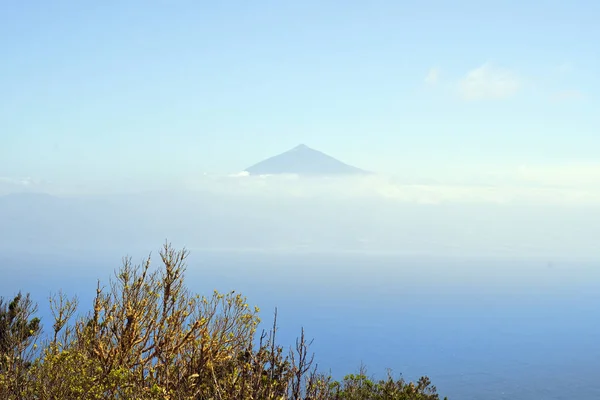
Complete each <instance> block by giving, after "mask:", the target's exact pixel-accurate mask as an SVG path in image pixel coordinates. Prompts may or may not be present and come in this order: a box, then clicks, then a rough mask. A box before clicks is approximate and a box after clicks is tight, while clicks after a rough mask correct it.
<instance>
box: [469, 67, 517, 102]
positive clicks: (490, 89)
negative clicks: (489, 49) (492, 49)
mask: <svg viewBox="0 0 600 400" xmlns="http://www.w3.org/2000/svg"><path fill="white" fill-rule="evenodd" d="M519 87H520V82H519V79H518V77H517V76H516V75H515V74H514V73H513V72H512V71H510V70H508V69H505V68H500V67H496V66H494V65H492V64H490V63H486V64H483V65H482V66H480V67H477V68H475V69H473V70H471V71H469V72H468V73H467V74H466V76H465V77H464V78H463V79H461V81H460V82H459V87H458V92H459V95H460V96H461V97H462V98H463V99H465V100H488V99H504V98H507V97H510V96H513V95H514V94H515V93H517V91H518V90H519Z"/></svg>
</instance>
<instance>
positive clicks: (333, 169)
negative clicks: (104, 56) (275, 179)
mask: <svg viewBox="0 0 600 400" xmlns="http://www.w3.org/2000/svg"><path fill="white" fill-rule="evenodd" d="M245 171H246V172H248V173H249V174H250V175H280V174H297V175H361V174H362V175H364V174H369V173H370V172H368V171H365V170H362V169H360V168H357V167H353V166H351V165H348V164H346V163H343V162H341V161H339V160H336V159H335V158H333V157H331V156H329V155H327V154H325V153H322V152H320V151H318V150H315V149H311V148H310V147H308V146H306V145H304V144H301V145H299V146H296V147H294V148H293V149H291V150H288V151H286V152H285V153H282V154H279V155H276V156H274V157H270V158H268V159H266V160H264V161H261V162H259V163H258V164H255V165H253V166H251V167H248V168H246V170H245Z"/></svg>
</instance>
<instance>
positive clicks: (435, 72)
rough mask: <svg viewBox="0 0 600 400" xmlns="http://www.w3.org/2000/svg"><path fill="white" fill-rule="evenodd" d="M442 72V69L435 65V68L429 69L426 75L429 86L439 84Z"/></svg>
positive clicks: (426, 82)
mask: <svg viewBox="0 0 600 400" xmlns="http://www.w3.org/2000/svg"><path fill="white" fill-rule="evenodd" d="M440 73H441V71H440V69H439V68H438V67H433V68H431V69H429V72H428V73H427V76H425V84H426V85H429V86H435V85H437V83H438V81H439V79H440Z"/></svg>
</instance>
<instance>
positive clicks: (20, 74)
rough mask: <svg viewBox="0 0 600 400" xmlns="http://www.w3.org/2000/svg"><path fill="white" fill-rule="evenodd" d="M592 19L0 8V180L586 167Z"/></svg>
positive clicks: (408, 12) (288, 6) (594, 53)
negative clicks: (335, 162)
mask: <svg viewBox="0 0 600 400" xmlns="http://www.w3.org/2000/svg"><path fill="white" fill-rule="evenodd" d="M599 16H600V3H598V2H594V1H543V2H542V1H516V0H515V1H512V0H510V1H501V2H481V1H467V0H459V1H452V2H450V1H418V2H417V1H412V2H407V1H395V0H394V1H393V0H389V1H369V2H367V1H347V0H345V1H323V0H319V1H314V0H309V1H237V2H233V1H230V2H227V1H223V2H205V1H179V2H151V1H133V0H130V1H119V2H117V1H104V2H80V1H28V2H20V1H6V2H3V3H2V4H1V5H0V58H1V62H0V139H1V142H0V143H1V144H0V177H4V178H15V177H34V178H39V179H73V180H85V179H91V178H96V179H109V178H110V179H112V178H114V177H121V178H123V177H124V178H144V179H150V178H152V177H157V176H160V177H170V176H181V175H182V174H185V175H188V176H189V175H194V174H196V173H201V172H203V171H208V172H218V173H220V172H224V173H230V172H236V171H240V170H242V169H243V168H245V167H247V166H249V165H251V164H253V163H255V162H257V161H260V160H261V159H264V158H266V157H268V156H271V155H274V154H276V153H279V152H281V151H284V150H287V149H288V148H291V147H294V146H295V145H297V144H298V143H305V144H307V145H309V146H311V147H314V148H317V149H319V150H322V151H324V152H326V153H329V154H331V155H334V156H336V157H337V158H340V159H341V160H343V161H345V162H348V163H350V164H354V165H357V166H359V167H362V168H365V169H370V170H375V171H382V172H390V173H396V172H404V173H406V171H411V170H414V171H415V173H417V172H418V171H425V170H432V171H444V170H448V169H452V168H455V169H460V168H472V167H473V166H477V165H478V166H484V165H485V166H490V165H492V166H504V165H507V166H518V165H539V166H542V167H544V168H545V167H548V168H557V167H558V168H560V166H561V165H563V164H565V163H574V162H575V163H588V162H592V161H594V160H595V159H597V156H598V146H599V145H600V129H599V128H600V112H598V110H600V103H599V100H598V93H599V90H600V84H599V82H600V81H599V79H598V71H600V57H599V56H600V50H599V49H600V47H599V46H598V43H600V25H598V17H599Z"/></svg>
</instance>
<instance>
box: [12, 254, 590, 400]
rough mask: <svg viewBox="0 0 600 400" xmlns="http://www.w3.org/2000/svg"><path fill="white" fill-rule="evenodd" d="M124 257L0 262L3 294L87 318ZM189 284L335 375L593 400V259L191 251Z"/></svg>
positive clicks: (467, 391) (444, 389)
mask: <svg viewBox="0 0 600 400" xmlns="http://www.w3.org/2000/svg"><path fill="white" fill-rule="evenodd" d="M120 256H121V255H120V254H104V255H102V256H98V255H89V256H87V257H84V256H73V255H71V256H65V255H52V256H40V255H33V254H18V255H17V254H1V255H0V268H1V272H2V276H3V279H2V280H1V281H0V295H2V296H5V297H7V296H10V295H12V294H14V293H15V292H16V291H18V290H20V289H21V290H23V291H28V292H31V293H32V295H33V297H34V299H35V300H37V301H38V302H39V303H40V314H41V315H42V316H43V318H44V319H45V320H47V317H48V312H49V311H48V307H47V297H48V295H49V294H50V292H56V291H57V290H58V289H63V290H64V291H65V292H66V293H67V294H74V295H78V296H79V297H80V300H81V303H82V307H83V308H85V309H89V308H90V307H89V305H90V304H91V303H90V301H91V298H92V296H93V294H94V288H95V286H96V281H97V279H101V280H102V281H103V282H107V279H108V277H109V276H110V275H111V274H112V272H113V271H114V269H115V268H117V267H118V266H119V264H120ZM142 257H143V254H134V261H135V260H141V259H142ZM156 262H157V263H158V260H156ZM186 281H187V285H188V287H189V288H190V289H191V290H193V291H196V292H199V293H205V294H210V293H211V292H212V290H213V289H218V290H221V291H227V290H232V289H235V290H236V291H237V292H241V293H243V294H244V295H246V296H247V297H248V301H249V303H251V304H255V305H258V306H259V307H260V308H261V310H262V312H261V316H262V317H263V320H264V321H265V328H268V325H269V324H270V323H271V321H272V311H273V310H274V308H275V307H277V308H278V325H279V328H280V331H279V332H280V333H279V339H280V342H281V343H282V344H289V345H293V344H294V340H295V338H296V336H297V335H298V333H299V332H300V329H301V328H302V327H303V328H304V329H305V331H306V334H307V336H308V337H309V338H314V342H313V345H312V350H313V351H314V352H315V353H316V361H317V362H318V363H319V366H320V369H321V370H324V371H331V373H332V374H333V375H334V376H335V377H337V378H340V377H342V376H343V375H344V374H346V373H352V372H356V371H357V370H358V368H359V366H360V364H361V363H363V364H365V365H366V366H367V368H368V370H369V373H371V374H372V375H373V376H375V377H378V376H382V377H383V376H384V375H385V373H386V369H387V368H391V369H392V371H393V373H395V374H402V375H403V376H404V377H405V378H408V379H414V378H418V377H419V376H421V375H428V376H429V377H430V378H431V379H432V381H433V383H434V384H435V385H436V386H437V388H438V391H439V392H440V394H441V395H445V396H448V397H449V398H450V399H463V400H475V399H489V400H501V399H506V400H508V399H510V400H525V399H527V400H531V399H556V400H559V399H561V400H563V399H564V400H567V399H569V400H570V399H575V398H576V399H596V398H600V380H599V379H598V377H599V376H598V374H599V372H600V318H599V316H600V262H592V261H581V260H580V261H572V260H571V261H568V260H558V261H556V260H553V261H552V262H549V261H548V260H540V259H522V260H519V259H508V258H504V259H482V258H481V259H474V258H457V257H454V258H446V259H444V258H432V257H415V256H413V257H409V256H382V255H360V254H345V255H333V254H327V255H325V254H321V255H319V254H312V255H309V254H266V253H250V252H238V253H233V252H232V253H216V252H201V251H198V252H192V255H191V256H190V258H189V260H188V271H187V279H186Z"/></svg>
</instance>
